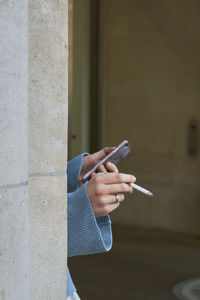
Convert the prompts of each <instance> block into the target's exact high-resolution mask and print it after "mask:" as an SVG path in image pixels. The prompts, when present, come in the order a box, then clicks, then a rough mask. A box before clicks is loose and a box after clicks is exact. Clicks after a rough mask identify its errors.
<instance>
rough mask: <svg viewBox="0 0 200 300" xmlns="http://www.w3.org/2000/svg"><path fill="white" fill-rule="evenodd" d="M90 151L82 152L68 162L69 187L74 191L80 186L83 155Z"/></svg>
mask: <svg viewBox="0 0 200 300" xmlns="http://www.w3.org/2000/svg"><path fill="white" fill-rule="evenodd" d="M88 154H89V153H82V154H80V155H78V156H76V157H75V158H73V159H72V160H70V161H69V162H68V163H67V188H68V192H73V191H75V190H76V189H77V187H78V178H79V175H80V172H81V169H82V165H83V157H84V156H86V155H88Z"/></svg>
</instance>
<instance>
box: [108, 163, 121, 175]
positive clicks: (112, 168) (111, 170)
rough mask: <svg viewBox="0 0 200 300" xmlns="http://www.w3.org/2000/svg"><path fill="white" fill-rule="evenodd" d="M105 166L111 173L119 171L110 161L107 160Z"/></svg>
mask: <svg viewBox="0 0 200 300" xmlns="http://www.w3.org/2000/svg"><path fill="white" fill-rule="evenodd" d="M105 166H106V169H107V171H109V172H113V173H119V171H118V168H117V167H116V165H115V164H113V163H111V162H107V163H106V165H105Z"/></svg>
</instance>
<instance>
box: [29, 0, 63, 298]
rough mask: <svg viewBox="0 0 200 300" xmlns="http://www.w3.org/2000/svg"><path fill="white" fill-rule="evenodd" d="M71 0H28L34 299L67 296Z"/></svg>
mask: <svg viewBox="0 0 200 300" xmlns="http://www.w3.org/2000/svg"><path fill="white" fill-rule="evenodd" d="M67 53H68V49H67V1H65V0H62V1H50V0H49V1H41V0H38V1H37V0H32V1H29V186H30V293H31V299H48V300H50V299H52V300H55V299H66V268H67V266H66V265H67V226H66V218H67V216H66V215H67V208H66V204H67V203H66V202H67V201H66V200H67V199H66V189H67V187H66V183H67V180H66V164H67Z"/></svg>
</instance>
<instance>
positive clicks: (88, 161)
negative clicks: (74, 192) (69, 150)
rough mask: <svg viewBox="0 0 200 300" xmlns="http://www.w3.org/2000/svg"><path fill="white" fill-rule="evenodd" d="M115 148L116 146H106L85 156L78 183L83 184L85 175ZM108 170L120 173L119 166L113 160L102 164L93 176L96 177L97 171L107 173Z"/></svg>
mask: <svg viewBox="0 0 200 300" xmlns="http://www.w3.org/2000/svg"><path fill="white" fill-rule="evenodd" d="M114 149H115V147H106V148H103V149H102V150H100V151H98V152H95V153H93V154H91V155H87V156H84V157H83V166H82V170H81V173H80V176H79V179H78V184H79V186H81V185H82V184H83V182H82V178H83V176H84V175H85V174H86V173H87V172H88V171H89V170H90V169H92V168H93V167H94V166H95V165H96V164H97V163H98V162H99V161H100V160H102V159H103V158H104V157H105V156H106V155H108V154H109V153H110V152H111V151H113V150H114ZM107 171H108V172H112V173H118V169H117V167H116V166H115V165H114V164H113V163H111V162H107V163H106V164H105V166H104V165H100V166H99V167H98V168H97V170H96V172H94V173H92V174H91V178H92V177H94V176H95V175H96V173H99V172H100V173H107Z"/></svg>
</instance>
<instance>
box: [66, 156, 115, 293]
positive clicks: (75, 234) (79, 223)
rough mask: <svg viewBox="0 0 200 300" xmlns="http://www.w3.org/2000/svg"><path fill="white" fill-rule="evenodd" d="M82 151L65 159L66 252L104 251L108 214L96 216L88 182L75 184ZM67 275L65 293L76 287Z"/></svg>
mask: <svg viewBox="0 0 200 300" xmlns="http://www.w3.org/2000/svg"><path fill="white" fill-rule="evenodd" d="M84 155H87V154H86V153H85V154H82V155H79V156H78V157H76V158H74V159H73V160H72V161H70V162H69V163H68V171H67V174H68V209H67V210H68V256H74V255H85V254H94V253H98V252H105V251H109V250H110V249H111V247H112V232H111V221H110V218H109V216H108V215H107V216H104V217H100V218H95V215H94V212H93V209H92V206H91V203H90V200H89V198H88V194H87V183H85V184H84V185H83V186H81V187H78V186H77V182H78V177H79V175H80V171H81V168H82V159H83V156H84ZM67 275H68V276H67V295H72V294H73V293H74V292H75V291H76V289H75V286H74V284H73V282H72V279H71V276H70V273H69V271H68V273H67Z"/></svg>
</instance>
